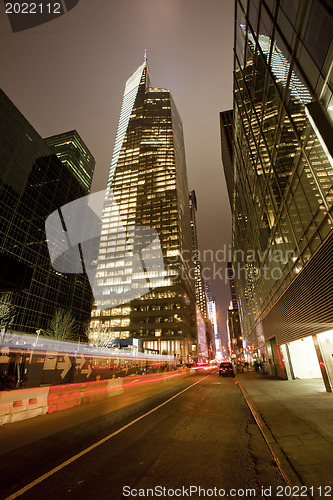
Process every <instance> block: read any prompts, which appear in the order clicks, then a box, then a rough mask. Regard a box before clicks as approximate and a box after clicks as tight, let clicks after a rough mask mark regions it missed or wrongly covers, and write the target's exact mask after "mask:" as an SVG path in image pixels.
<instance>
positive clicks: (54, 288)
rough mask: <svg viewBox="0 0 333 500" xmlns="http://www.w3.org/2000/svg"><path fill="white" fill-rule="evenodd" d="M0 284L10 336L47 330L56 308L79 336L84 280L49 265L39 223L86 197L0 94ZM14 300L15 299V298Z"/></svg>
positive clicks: (84, 318)
mask: <svg viewBox="0 0 333 500" xmlns="http://www.w3.org/2000/svg"><path fill="white" fill-rule="evenodd" d="M0 155H1V161H0V194H1V196H0V263H1V266H0V284H1V290H0V291H1V292H4V291H8V292H12V297H11V304H12V303H13V302H14V300H15V301H16V302H15V308H14V314H13V317H12V318H13V321H12V323H11V326H10V329H11V331H20V332H25V333H32V334H36V330H40V329H44V330H48V327H49V322H50V320H51V318H52V317H53V315H54V313H55V311H56V310H57V309H59V308H63V309H66V310H69V311H70V312H71V313H72V315H73V317H74V319H75V325H76V334H77V336H81V338H84V337H85V328H86V327H87V325H88V323H89V318H90V311H91V302H92V294H91V290H90V286H89V283H88V280H87V278H86V276H85V275H83V274H82V275H79V274H77V275H74V274H61V273H59V272H56V271H55V270H54V269H53V268H52V267H51V263H50V258H49V252H48V248H47V242H46V235H45V220H46V218H47V217H48V216H49V215H50V213H51V212H53V211H54V210H56V209H57V208H59V207H61V206H62V205H64V204H66V203H68V202H70V201H72V200H75V199H76V198H79V197H81V196H84V195H85V194H86V193H87V191H88V190H87V189H84V188H83V187H82V186H81V184H80V183H79V182H78V180H77V179H76V177H75V176H74V175H73V173H72V172H71V171H70V170H69V169H67V168H66V167H64V165H63V164H62V163H61V161H60V160H59V159H58V158H57V157H56V155H54V154H52V152H51V150H50V149H49V147H48V146H47V144H46V143H45V142H44V141H43V139H42V138H41V137H40V135H39V134H38V133H37V132H36V130H34V128H33V127H32V126H31V125H30V123H28V121H27V120H26V119H25V118H24V116H22V114H21V113H20V112H19V111H18V109H17V108H16V107H15V106H14V104H13V103H12V102H11V101H10V100H9V99H8V97H7V96H6V95H5V94H4V93H3V92H2V91H0ZM15 296H16V297H15Z"/></svg>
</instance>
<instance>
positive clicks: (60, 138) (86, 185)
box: [44, 130, 95, 193]
mask: <svg viewBox="0 0 333 500" xmlns="http://www.w3.org/2000/svg"><path fill="white" fill-rule="evenodd" d="M44 140H45V142H46V144H48V146H49V147H50V149H51V151H52V152H53V153H55V154H56V155H57V157H58V158H59V159H60V160H61V161H62V163H63V164H64V165H66V167H67V168H68V169H69V170H70V171H71V172H72V174H74V175H75V177H76V178H77V180H78V181H79V182H80V184H81V185H82V187H83V189H84V190H85V191H86V192H87V193H89V192H90V187H91V183H92V178H93V173H94V169H95V159H94V157H93V155H92V154H91V152H90V151H89V149H88V148H87V146H86V145H85V143H84V142H83V140H82V139H81V137H80V135H79V134H78V132H77V131H76V130H71V131H69V132H64V133H62V134H57V135H52V136H51V137H47V138H46V139H44Z"/></svg>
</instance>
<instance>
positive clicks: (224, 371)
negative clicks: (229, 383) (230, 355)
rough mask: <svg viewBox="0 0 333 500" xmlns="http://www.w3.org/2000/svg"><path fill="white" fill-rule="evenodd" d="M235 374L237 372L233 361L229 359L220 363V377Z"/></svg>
mask: <svg viewBox="0 0 333 500" xmlns="http://www.w3.org/2000/svg"><path fill="white" fill-rule="evenodd" d="M234 376H235V372H234V367H233V366H232V363H230V362H227V361H225V362H223V363H220V368H219V377H234Z"/></svg>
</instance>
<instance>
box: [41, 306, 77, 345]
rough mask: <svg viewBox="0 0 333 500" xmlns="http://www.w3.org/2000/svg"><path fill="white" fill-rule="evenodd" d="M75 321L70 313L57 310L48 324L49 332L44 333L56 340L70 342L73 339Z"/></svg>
mask: <svg viewBox="0 0 333 500" xmlns="http://www.w3.org/2000/svg"><path fill="white" fill-rule="evenodd" d="M74 325H75V319H74V318H73V316H72V313H71V312H70V311H66V310H65V309H57V310H56V312H55V314H54V316H53V318H52V319H51V321H50V322H49V331H48V332H45V333H47V335H49V336H50V337H53V338H54V339H57V340H70V339H73V337H74V334H75V333H74Z"/></svg>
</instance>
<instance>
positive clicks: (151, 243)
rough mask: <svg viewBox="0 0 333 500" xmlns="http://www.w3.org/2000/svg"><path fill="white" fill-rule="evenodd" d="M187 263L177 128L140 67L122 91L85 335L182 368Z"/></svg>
mask: <svg viewBox="0 0 333 500" xmlns="http://www.w3.org/2000/svg"><path fill="white" fill-rule="evenodd" d="M148 248H149V249H150V250H151V251H152V254H151V255H150V256H148V257H147V253H145V252H146V251H147V249H148ZM150 250H149V251H150ZM185 255H186V257H189V258H186V259H184V258H183V256H185ZM191 255H192V240H191V225H190V210H189V202H188V185H187V175H186V165H185V154H184V141H183V132H182V124H181V120H180V117H179V114H178V111H177V109H176V106H175V104H174V101H173V99H172V97H171V94H170V91H169V90H166V89H161V88H154V87H152V86H151V84H150V77H149V71H148V66H147V61H146V60H145V61H144V63H143V64H142V65H141V66H140V67H139V68H138V69H137V70H136V71H135V72H134V74H133V75H132V76H131V77H130V78H129V80H128V81H127V83H126V86H125V91H124V97H123V103H122V107H121V112H120V119H119V125H118V131H117V135H116V140H115V146H114V151H113V157H112V161H111V167H110V174H109V180H108V185H107V191H106V200H105V203H104V209H103V215H102V236H101V243H100V249H99V255H98V261H97V276H96V287H95V291H94V296H95V299H96V308H95V309H94V310H93V312H92V322H91V327H92V328H93V329H94V328H95V329H96V328H97V329H98V328H102V329H103V333H104V334H105V335H109V337H110V339H111V338H117V337H120V338H126V337H142V339H143V343H144V347H145V348H150V349H154V350H158V351H160V352H161V353H171V354H174V355H175V356H177V358H178V359H179V360H181V361H183V362H184V361H187V360H188V359H189V356H191V355H192V354H196V353H197V333H196V320H195V293H194V284H193V280H192V279H191V275H190V265H191ZM112 306H114V307H112Z"/></svg>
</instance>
